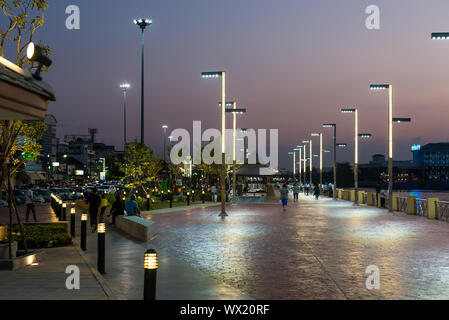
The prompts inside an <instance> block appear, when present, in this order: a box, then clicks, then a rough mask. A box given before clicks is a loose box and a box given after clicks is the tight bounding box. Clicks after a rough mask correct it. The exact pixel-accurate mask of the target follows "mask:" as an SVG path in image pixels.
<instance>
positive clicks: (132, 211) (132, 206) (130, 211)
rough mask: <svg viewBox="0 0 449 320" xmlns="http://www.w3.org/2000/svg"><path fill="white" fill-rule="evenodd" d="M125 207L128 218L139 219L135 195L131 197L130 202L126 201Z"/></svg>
mask: <svg viewBox="0 0 449 320" xmlns="http://www.w3.org/2000/svg"><path fill="white" fill-rule="evenodd" d="M125 207H126V214H127V215H128V216H139V217H140V209H139V205H138V204H137V201H136V196H135V195H132V196H131V200H128V201H127V202H126V206H125Z"/></svg>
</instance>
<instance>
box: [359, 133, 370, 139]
mask: <svg viewBox="0 0 449 320" xmlns="http://www.w3.org/2000/svg"><path fill="white" fill-rule="evenodd" d="M359 137H360V138H371V137H372V134H371V133H360V134H359Z"/></svg>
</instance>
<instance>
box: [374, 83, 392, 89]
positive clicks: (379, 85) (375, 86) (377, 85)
mask: <svg viewBox="0 0 449 320" xmlns="http://www.w3.org/2000/svg"><path fill="white" fill-rule="evenodd" d="M369 88H370V89H371V90H387V89H389V88H390V85H389V84H372V85H370V87H369Z"/></svg>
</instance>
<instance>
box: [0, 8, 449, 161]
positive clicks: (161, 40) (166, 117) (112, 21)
mask: <svg viewBox="0 0 449 320" xmlns="http://www.w3.org/2000/svg"><path fill="white" fill-rule="evenodd" d="M49 3H50V8H49V9H48V11H47V14H46V23H45V25H44V27H43V28H42V29H40V30H39V31H38V32H37V34H36V36H35V41H39V40H42V41H43V42H44V43H46V44H48V45H50V46H51V48H52V49H53V51H54V55H53V57H52V59H53V62H54V64H53V66H52V68H51V70H50V72H49V73H48V74H45V75H44V80H45V81H46V82H48V83H50V84H51V85H52V86H53V88H54V90H55V93H56V97H57V101H56V102H54V103H51V104H50V107H49V113H51V114H53V115H55V116H56V118H57V120H58V122H59V125H58V137H60V138H63V137H64V135H65V134H87V128H98V132H99V133H98V141H101V142H104V143H107V144H113V145H115V146H116V147H117V149H119V150H122V149H123V117H122V115H123V94H122V92H121V90H120V88H119V85H120V83H122V82H128V83H130V84H131V88H130V90H129V91H128V124H127V125H128V132H127V136H128V140H132V139H134V138H137V139H139V137H140V67H141V64H140V63H141V62H140V61H141V60H140V30H139V29H138V27H137V26H135V25H134V24H133V23H132V21H133V19H134V18H140V17H148V18H151V19H152V20H153V24H152V25H151V26H150V27H149V28H148V29H147V30H146V31H145V50H146V51H145V76H146V83H145V97H146V98H145V99H146V103H145V112H146V113H145V142H146V143H147V144H148V145H150V146H151V147H152V148H153V149H154V150H155V151H156V152H160V153H161V152H162V144H163V131H162V129H161V126H162V125H163V124H166V125H168V126H169V129H170V130H172V129H175V128H186V129H188V130H192V121H193V120H201V121H202V125H203V128H220V126H221V118H220V117H221V114H220V112H219V109H218V106H217V102H218V100H219V97H220V82H218V81H210V80H204V79H202V78H201V72H202V71H215V70H225V71H226V73H227V98H228V100H236V101H237V102H238V105H239V106H240V107H242V108H246V109H247V114H245V115H243V116H240V117H239V118H238V127H242V128H255V129H279V161H280V167H284V168H288V169H290V167H291V158H290V156H288V152H289V151H291V149H292V148H293V147H294V146H295V145H297V144H300V143H301V142H302V140H305V139H309V137H310V133H311V132H323V134H324V145H325V148H331V147H332V130H331V129H323V128H322V127H321V125H322V124H323V123H329V122H331V123H337V128H338V129H337V130H338V132H337V136H338V137H337V140H338V142H346V143H348V144H349V146H348V148H346V149H344V150H339V151H338V160H339V162H341V161H350V162H352V161H353V158H354V155H353V150H354V149H353V146H354V138H353V128H354V124H353V117H352V116H351V115H347V114H341V113H340V108H342V107H346V108H354V107H357V108H358V109H359V130H360V132H368V133H372V134H373V138H372V139H370V140H361V141H360V162H361V163H366V162H368V161H370V160H371V157H372V155H373V154H376V153H381V154H386V151H387V145H386V143H387V129H388V128H387V115H388V114H387V111H388V109H387V102H388V97H387V93H386V92H383V93H379V92H377V93H373V92H371V91H370V90H369V85H370V84H371V83H392V84H393V86H394V116H395V117H411V118H412V123H410V124H400V125H395V127H394V139H395V147H394V152H395V159H397V160H408V159H411V158H412V154H411V152H410V148H411V145H413V144H415V143H419V144H423V145H424V144H426V143H430V142H448V141H449V130H447V118H448V117H447V113H448V111H447V101H449V59H448V58H447V57H448V55H449V41H447V42H446V41H431V40H430V34H431V32H437V31H449V19H448V12H449V2H448V1H447V0H432V1H424V0H420V1H418V0H394V1H391V0H369V1H364V0H279V1H274V0H166V1H162V0H151V1H150V0H129V1H121V0H95V1H91V0H79V1H75V0H57V1H55V0H50V1H49ZM71 4H76V5H78V6H79V8H80V13H81V29H80V30H68V29H67V28H66V27H65V20H66V18H67V16H68V15H67V14H65V9H66V7H67V6H68V5H71ZM369 5H377V6H379V8H380V30H368V29H367V28H366V27H365V19H366V18H367V14H365V8H366V7H367V6H369ZM2 19H3V17H2ZM0 22H1V21H0ZM7 57H8V53H7ZM227 121H228V122H227V123H228V128H230V127H231V117H229V118H228V120H227ZM317 145H318V139H316V138H315V140H314V146H317ZM314 153H316V152H314ZM326 157H327V158H326V159H325V161H324V165H325V166H331V162H332V159H331V158H332V156H331V154H328V155H326ZM315 161H317V160H315Z"/></svg>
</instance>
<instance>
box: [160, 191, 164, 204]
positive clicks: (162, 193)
mask: <svg viewBox="0 0 449 320" xmlns="http://www.w3.org/2000/svg"><path fill="white" fill-rule="evenodd" d="M161 201H164V190H161Z"/></svg>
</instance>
